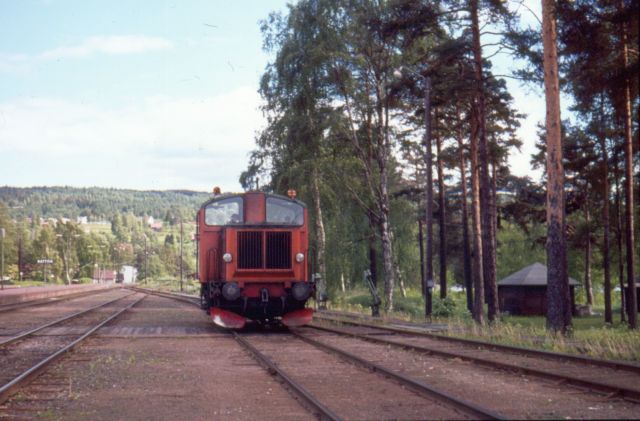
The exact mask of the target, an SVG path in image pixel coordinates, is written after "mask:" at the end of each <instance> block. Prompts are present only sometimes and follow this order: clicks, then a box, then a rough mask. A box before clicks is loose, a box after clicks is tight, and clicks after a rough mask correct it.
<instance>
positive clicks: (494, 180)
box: [491, 161, 498, 253]
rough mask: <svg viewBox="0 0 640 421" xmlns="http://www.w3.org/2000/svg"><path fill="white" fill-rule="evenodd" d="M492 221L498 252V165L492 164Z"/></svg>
mask: <svg viewBox="0 0 640 421" xmlns="http://www.w3.org/2000/svg"><path fill="white" fill-rule="evenodd" d="M491 201H492V204H493V206H492V207H491V221H492V222H493V248H494V250H495V251H494V253H497V250H498V164H496V162H495V161H494V162H492V163H491Z"/></svg>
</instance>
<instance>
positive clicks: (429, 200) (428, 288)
mask: <svg viewBox="0 0 640 421" xmlns="http://www.w3.org/2000/svg"><path fill="white" fill-rule="evenodd" d="M405 72H406V73H410V74H412V75H414V76H416V77H418V78H420V79H422V81H423V82H424V129H425V130H424V139H423V145H424V147H425V149H426V151H425V166H426V171H427V180H426V182H425V186H424V190H425V202H426V203H425V225H426V228H427V235H426V236H427V241H426V247H425V248H426V254H427V258H426V268H425V272H424V278H423V279H422V285H423V287H422V289H423V291H424V295H425V297H424V316H425V319H427V320H431V313H432V306H433V285H434V281H433V174H432V168H433V155H432V151H431V77H429V76H425V75H422V74H420V73H418V72H416V71H414V70H411V69H408V68H406V67H404V66H402V67H399V68H398V69H396V70H394V71H393V76H394V77H395V78H396V79H402V78H403V77H404V74H405Z"/></svg>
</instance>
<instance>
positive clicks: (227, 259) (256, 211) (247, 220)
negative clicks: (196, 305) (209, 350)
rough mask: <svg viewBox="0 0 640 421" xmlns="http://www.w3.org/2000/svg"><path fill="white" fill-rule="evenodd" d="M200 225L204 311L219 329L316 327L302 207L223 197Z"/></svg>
mask: <svg viewBox="0 0 640 421" xmlns="http://www.w3.org/2000/svg"><path fill="white" fill-rule="evenodd" d="M197 225H198V228H197V236H196V239H197V241H198V278H199V280H200V284H201V291H200V297H201V303H202V306H203V308H204V309H206V310H207V311H209V312H210V314H211V316H212V318H213V320H214V322H216V323H217V324H219V325H223V326H225V327H233V328H240V327H242V326H244V323H245V321H246V319H247V318H248V319H252V320H256V321H260V322H282V323H283V324H286V325H290V326H293V325H301V324H306V323H308V322H309V321H310V320H311V315H312V311H311V310H310V309H305V303H306V301H307V299H308V298H309V297H310V296H311V295H312V293H313V285H312V284H311V283H310V282H309V281H308V273H307V272H308V271H307V258H308V229H307V209H306V206H305V205H304V203H302V202H300V201H298V200H295V199H293V198H289V197H285V196H280V195H274V194H267V193H263V192H250V193H244V194H227V195H218V196H215V197H214V198H213V199H211V200H209V201H208V202H206V203H204V204H203V205H202V207H201V208H200V210H199V211H198V216H197Z"/></svg>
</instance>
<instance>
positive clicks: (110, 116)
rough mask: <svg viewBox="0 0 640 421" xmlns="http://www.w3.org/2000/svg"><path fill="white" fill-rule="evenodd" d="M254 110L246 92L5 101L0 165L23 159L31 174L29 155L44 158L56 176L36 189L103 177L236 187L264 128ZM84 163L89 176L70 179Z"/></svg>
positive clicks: (136, 183)
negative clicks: (116, 101) (100, 102)
mask: <svg viewBox="0 0 640 421" xmlns="http://www.w3.org/2000/svg"><path fill="white" fill-rule="evenodd" d="M259 105H260V97H259V95H258V94H257V93H256V92H255V91H254V90H253V89H250V88H241V89H237V90H234V91H232V92H229V93H226V94H223V95H220V96H215V97H204V98H171V97H165V96H158V97H151V98H147V99H145V100H142V101H140V102H134V103H129V104H126V105H124V106H121V107H118V108H104V107H101V106H97V105H93V104H83V103H81V102H71V101H68V100H61V99H56V98H22V99H19V100H11V101H7V102H4V103H0V168H5V167H6V166H7V165H6V164H7V162H3V161H4V160H8V159H14V160H15V159H22V160H24V161H25V162H24V165H23V166H22V167H21V169H24V170H25V172H27V171H26V168H29V171H28V172H29V173H31V174H38V173H39V172H41V171H42V169H41V168H40V165H39V163H38V162H34V160H33V159H31V158H30V157H35V156H38V157H41V156H46V157H49V158H50V159H51V160H52V162H55V166H54V168H55V174H52V173H51V172H48V173H47V174H41V178H42V181H41V183H42V184H49V185H50V184H74V185H105V181H104V174H105V173H110V174H112V176H111V178H109V179H108V180H107V181H106V183H108V184H110V185H112V186H118V187H131V188H158V189H167V188H191V189H205V188H206V189H209V187H210V186H211V185H212V184H213V183H216V182H217V183H219V184H221V185H222V186H223V187H224V188H225V189H226V190H229V189H233V190H237V189H238V188H239V185H238V182H237V180H238V176H239V174H240V172H242V171H243V170H244V169H245V168H246V166H247V162H246V160H247V156H248V153H249V152H250V151H251V150H252V149H253V148H254V137H255V133H256V132H257V131H258V130H260V129H261V128H262V126H263V124H264V123H263V118H262V114H261V112H260V111H259V109H258V107H259ZM9 157H13V158H9ZM16 157H17V158H16ZM86 162H91V163H92V166H91V168H92V170H93V171H92V172H95V174H91V173H85V172H83V173H82V174H77V172H78V171H80V169H79V168H80V167H81V166H79V165H78V164H79V163H86ZM49 164H50V165H53V164H51V163H49ZM118 168H126V169H127V175H123V174H118V173H117V169H118ZM114 169H115V170H116V171H114ZM98 174H99V175H98ZM131 174H134V175H133V176H131ZM7 177H9V180H7ZM97 177H102V178H97ZM2 178H5V180H7V181H5V182H8V183H9V184H22V183H21V182H20V180H17V181H10V178H11V174H3V176H2ZM30 180H33V178H30ZM69 180H77V181H76V182H71V181H69ZM22 182H24V181H22ZM30 182H31V183H35V182H34V181H30Z"/></svg>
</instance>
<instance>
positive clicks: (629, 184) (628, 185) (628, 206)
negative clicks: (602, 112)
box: [618, 0, 638, 329]
mask: <svg viewBox="0 0 640 421" xmlns="http://www.w3.org/2000/svg"><path fill="white" fill-rule="evenodd" d="M623 9H624V1H622V0H621V1H620V2H618V10H619V11H621V12H622V11H623ZM620 32H621V37H620V42H621V44H622V45H621V47H622V48H621V50H622V56H621V63H620V64H621V66H622V68H623V69H624V71H625V78H624V93H623V95H624V98H623V104H622V107H623V110H622V111H623V113H622V115H623V119H624V158H625V221H626V223H625V239H626V252H627V253H626V254H627V311H628V315H627V318H628V320H629V327H630V328H631V329H636V328H637V327H638V314H637V313H638V298H637V296H636V282H635V279H636V278H635V273H634V260H635V259H634V257H635V250H634V245H635V244H634V234H635V233H634V228H635V225H634V221H633V217H634V215H633V213H634V206H633V205H634V201H633V138H632V136H631V80H630V77H629V75H628V70H629V69H628V65H629V51H628V46H627V38H628V34H627V27H626V24H625V22H624V21H622V22H621V23H620Z"/></svg>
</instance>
